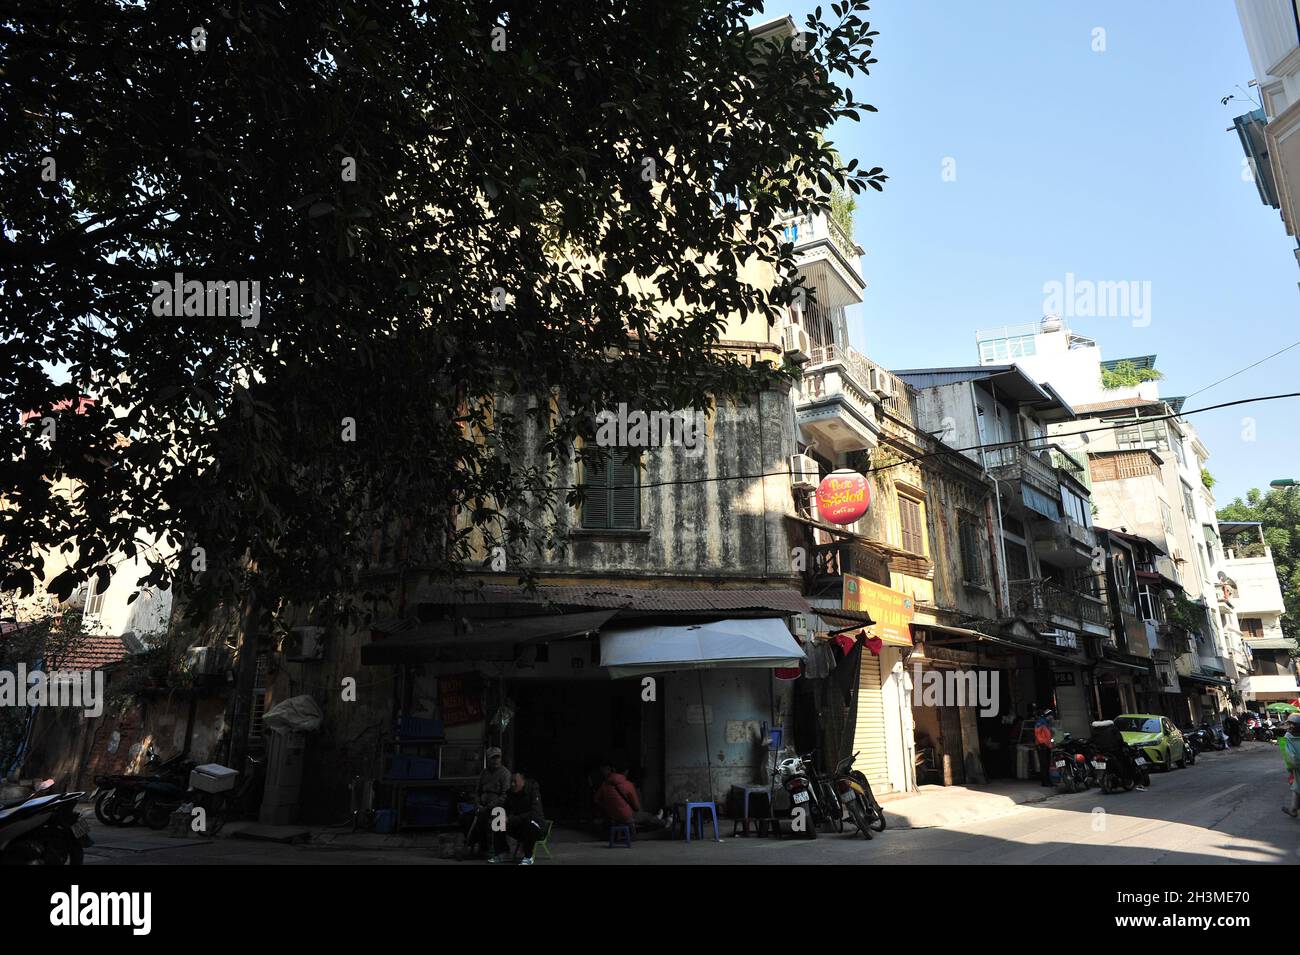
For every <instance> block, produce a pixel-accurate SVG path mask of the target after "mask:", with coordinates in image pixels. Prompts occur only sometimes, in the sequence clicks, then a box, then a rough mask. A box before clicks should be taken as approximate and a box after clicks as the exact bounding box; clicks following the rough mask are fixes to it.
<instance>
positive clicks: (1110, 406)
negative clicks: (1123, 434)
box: [1074, 398, 1160, 414]
mask: <svg viewBox="0 0 1300 955" xmlns="http://www.w3.org/2000/svg"><path fill="white" fill-rule="evenodd" d="M1158 404H1160V402H1159V401H1152V400H1151V399H1150V398H1116V399H1114V400H1113V401H1096V402H1093V403H1092V404H1087V405H1075V406H1074V410H1075V411H1077V412H1078V413H1079V414H1091V413H1092V412H1094V411H1115V410H1118V409H1119V408H1145V407H1146V406H1147V405H1158Z"/></svg>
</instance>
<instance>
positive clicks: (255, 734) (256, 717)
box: [248, 653, 270, 742]
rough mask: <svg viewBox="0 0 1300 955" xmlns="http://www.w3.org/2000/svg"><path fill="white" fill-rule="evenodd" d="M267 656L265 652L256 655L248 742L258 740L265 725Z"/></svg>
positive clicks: (267, 680)
mask: <svg viewBox="0 0 1300 955" xmlns="http://www.w3.org/2000/svg"><path fill="white" fill-rule="evenodd" d="M266 663H267V658H266V654H265V653H258V655H257V672H256V674H255V675H254V676H253V714H252V718H251V719H250V721H249V725H248V739H249V741H250V742H255V741H259V740H261V739H262V737H263V735H264V734H265V729H266V727H265V725H264V723H263V717H265V716H266V696H267V691H268V689H269V687H268V686H267V684H268V683H269V682H270V680H269V676H268V673H267V669H266Z"/></svg>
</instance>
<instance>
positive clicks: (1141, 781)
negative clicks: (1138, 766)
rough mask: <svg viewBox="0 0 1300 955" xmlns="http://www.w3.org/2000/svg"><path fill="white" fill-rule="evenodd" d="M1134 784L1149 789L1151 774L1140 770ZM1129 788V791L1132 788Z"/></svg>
mask: <svg viewBox="0 0 1300 955" xmlns="http://www.w3.org/2000/svg"><path fill="white" fill-rule="evenodd" d="M1134 784H1135V785H1138V786H1142V787H1143V788H1145V789H1149V788H1151V774H1150V773H1149V772H1147V770H1145V769H1144V770H1142V771H1141V772H1140V773H1138V775H1137V778H1136V779H1135V780H1134ZM1129 788H1130V789H1131V788H1132V787H1131V786H1130V787H1129Z"/></svg>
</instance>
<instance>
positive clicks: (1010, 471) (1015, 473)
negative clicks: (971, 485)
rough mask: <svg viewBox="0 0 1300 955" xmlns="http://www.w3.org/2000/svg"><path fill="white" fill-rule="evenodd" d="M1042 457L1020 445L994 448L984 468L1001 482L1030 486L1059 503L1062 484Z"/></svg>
mask: <svg viewBox="0 0 1300 955" xmlns="http://www.w3.org/2000/svg"><path fill="white" fill-rule="evenodd" d="M1040 455H1041V452H1039V451H1032V450H1030V449H1029V448H1026V447H1024V446H1023V445H1018V444H1017V445H1011V446H1009V447H1003V448H993V449H991V450H989V451H987V452H985V456H984V466H985V467H986V468H987V469H988V471H989V473H990V474H992V475H993V476H994V477H995V478H997V479H998V480H999V481H1017V482H1020V483H1023V484H1029V485H1031V486H1032V487H1034V488H1036V489H1037V490H1039V491H1041V492H1042V493H1043V494H1046V495H1047V496H1048V497H1050V498H1051V499H1052V500H1053V501H1057V500H1059V499H1060V496H1061V482H1060V481H1059V480H1058V479H1057V477H1056V469H1055V468H1054V467H1053V466H1052V465H1051V464H1050V463H1048V462H1046V461H1044V460H1043V458H1042V457H1041V456H1040ZM1058 514H1059V508H1058Z"/></svg>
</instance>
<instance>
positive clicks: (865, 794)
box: [832, 753, 885, 839]
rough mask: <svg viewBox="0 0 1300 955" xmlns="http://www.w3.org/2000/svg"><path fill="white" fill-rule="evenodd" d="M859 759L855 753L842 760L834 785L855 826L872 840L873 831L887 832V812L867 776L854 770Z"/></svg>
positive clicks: (836, 770) (836, 772)
mask: <svg viewBox="0 0 1300 955" xmlns="http://www.w3.org/2000/svg"><path fill="white" fill-rule="evenodd" d="M857 758H858V754H857V753H854V754H853V755H852V756H846V757H845V758H844V759H842V760H840V763H839V765H838V766H836V767H835V774H834V782H833V783H832V785H833V787H834V789H835V794H836V795H837V796H838V797H839V801H840V803H841V804H842V805H843V806H844V808H845V809H847V810H848V812H849V818H850V819H852V820H853V824H854V825H855V826H857V827H858V831H859V832H861V833H862V835H863V836H865V837H866V838H868V839H870V838H871V832H872V830H873V829H874V830H875V831H876V832H884V831H885V810H884V809H883V808H881V806H880V803H878V802H876V797H875V795H874V794H873V793H872V792H871V783H870V782H869V781H868V780H867V777H866V774H865V773H862V772H860V771H858V770H855V769H853V768H852V767H853V761H854V760H855V759H857Z"/></svg>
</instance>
